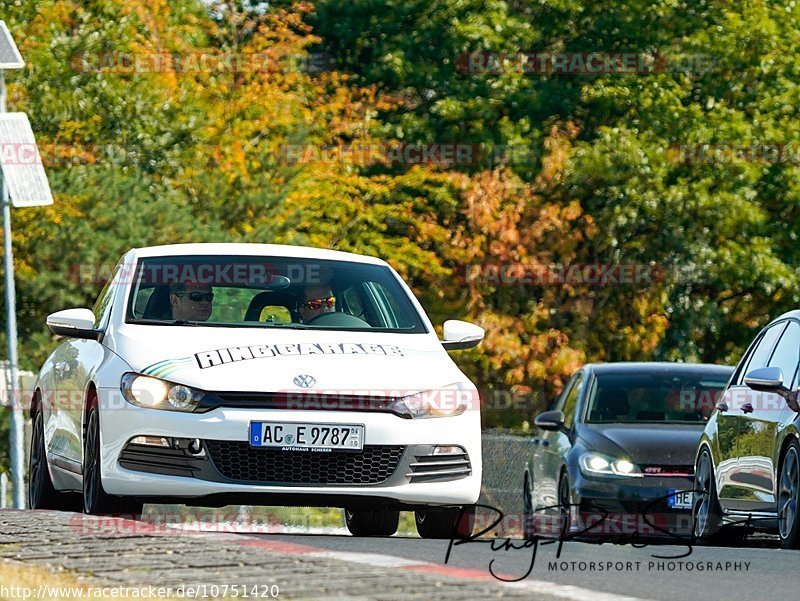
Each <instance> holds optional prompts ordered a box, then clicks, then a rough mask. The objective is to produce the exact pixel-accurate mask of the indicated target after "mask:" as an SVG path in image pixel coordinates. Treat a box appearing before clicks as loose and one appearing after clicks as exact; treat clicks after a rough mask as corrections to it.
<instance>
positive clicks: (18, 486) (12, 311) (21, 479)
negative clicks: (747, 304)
mask: <svg viewBox="0 0 800 601" xmlns="http://www.w3.org/2000/svg"><path fill="white" fill-rule="evenodd" d="M5 112H6V80H5V73H4V72H3V70H2V69H0V113H5ZM0 187H2V194H1V195H0V202H2V204H3V262H4V264H5V269H4V272H5V291H6V343H7V345H8V371H9V380H10V385H9V399H8V400H9V409H10V410H11V424H10V425H11V427H10V428H9V443H10V446H11V476H12V479H13V481H14V507H16V508H17V509H23V508H24V507H25V474H24V471H23V470H24V468H23V465H22V464H23V457H25V450H24V448H23V441H24V436H23V431H22V407H21V406H20V399H19V373H18V360H17V303H16V290H15V288H14V255H13V251H12V248H11V201H10V199H9V197H8V187H7V186H6V182H5V178H3V180H2V185H1V186H0Z"/></svg>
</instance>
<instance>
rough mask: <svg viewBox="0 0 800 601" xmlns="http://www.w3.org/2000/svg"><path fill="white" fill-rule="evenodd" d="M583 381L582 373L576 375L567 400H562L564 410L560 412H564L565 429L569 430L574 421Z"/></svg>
mask: <svg viewBox="0 0 800 601" xmlns="http://www.w3.org/2000/svg"><path fill="white" fill-rule="evenodd" d="M583 381H584V379H583V372H581V373H579V374H578V377H577V378H576V379H575V384H574V385H573V386H572V389H571V390H570V391H569V394H568V395H567V398H566V399H565V400H564V408H563V409H562V410H561V411H563V412H564V425H565V426H566V427H567V428H571V427H572V424H573V422H574V421H575V408H576V407H577V406H578V399H579V398H580V396H581V391H582V390H583Z"/></svg>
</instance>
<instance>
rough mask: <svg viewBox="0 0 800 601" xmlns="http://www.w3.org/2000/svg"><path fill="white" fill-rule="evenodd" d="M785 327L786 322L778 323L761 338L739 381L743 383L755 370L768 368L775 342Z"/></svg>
mask: <svg viewBox="0 0 800 601" xmlns="http://www.w3.org/2000/svg"><path fill="white" fill-rule="evenodd" d="M785 327H786V322H785V321H783V322H780V323H776V324H775V325H774V326H772V327H771V328H769V329H768V330H767V331H766V332H764V334H763V335H762V336H761V340H759V341H758V344H757V345H756V347H755V348H754V349H753V352H752V353H750V359H749V360H748V361H747V365H746V366H745V368H744V369H743V370H742V371H741V373H740V374H739V381H743V380H744V377H745V376H746V375H747V374H749V373H750V372H751V371H753V370H754V369H758V368H759V367H766V366H767V361H769V358H770V356H772V349H773V347H774V346H775V341H776V340H777V339H778V336H779V335H780V333H781V332H782V331H783V329H784V328H785Z"/></svg>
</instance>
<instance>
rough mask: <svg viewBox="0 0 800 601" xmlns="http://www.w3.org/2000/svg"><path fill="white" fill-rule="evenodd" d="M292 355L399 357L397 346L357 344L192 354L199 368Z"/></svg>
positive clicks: (237, 348) (236, 348) (273, 346)
mask: <svg viewBox="0 0 800 601" xmlns="http://www.w3.org/2000/svg"><path fill="white" fill-rule="evenodd" d="M292 355H392V356H399V357H402V356H403V351H402V350H401V349H400V347H398V346H395V345H392V344H357V343H353V342H342V343H339V344H335V343H318V344H310V343H300V344H260V345H253V346H231V347H227V348H221V349H216V350H212V351H203V352H200V353H195V355H194V358H195V359H196V360H197V365H198V366H199V367H200V369H206V368H208V367H214V366H217V365H225V364H227V363H236V362H238V361H248V360H250V359H264V358H268V357H282V356H292Z"/></svg>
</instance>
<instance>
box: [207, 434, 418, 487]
mask: <svg viewBox="0 0 800 601" xmlns="http://www.w3.org/2000/svg"><path fill="white" fill-rule="evenodd" d="M204 442H205V448H206V449H207V451H208V455H209V457H210V458H211V462H212V463H213V464H214V467H216V468H217V470H218V471H219V473H220V474H222V475H223V476H224V477H225V478H229V479H231V480H238V481H241V482H258V483H261V484H308V485H317V484H380V483H381V482H384V481H385V480H387V479H389V477H390V476H391V475H392V474H393V473H394V471H395V469H397V465H398V463H399V462H400V458H401V457H402V456H403V451H405V447H404V446H388V445H367V446H365V447H364V449H363V450H362V451H360V452H357V453H353V452H343V451H331V452H330V453H319V452H304V451H280V450H274V449H260V448H258V447H251V446H250V443H249V442H247V441H243V442H242V441H233V440H206V441H204Z"/></svg>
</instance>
